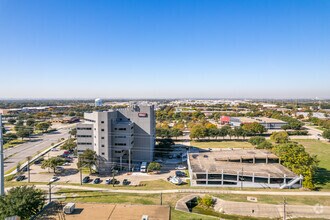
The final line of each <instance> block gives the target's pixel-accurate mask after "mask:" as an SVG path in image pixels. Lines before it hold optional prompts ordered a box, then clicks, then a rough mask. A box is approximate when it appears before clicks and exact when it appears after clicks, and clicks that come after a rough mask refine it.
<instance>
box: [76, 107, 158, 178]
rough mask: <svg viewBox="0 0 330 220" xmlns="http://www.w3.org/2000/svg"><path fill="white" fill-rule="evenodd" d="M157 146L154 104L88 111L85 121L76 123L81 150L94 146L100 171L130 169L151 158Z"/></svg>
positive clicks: (80, 151)
mask: <svg viewBox="0 0 330 220" xmlns="http://www.w3.org/2000/svg"><path fill="white" fill-rule="evenodd" d="M154 146H155V114H154V106H137V105H134V106H131V107H129V108H126V109H118V110H113V111H106V112H92V113H85V114H84V122H83V123H80V124H78V125H77V148H78V154H81V153H83V152H84V151H85V150H86V149H91V150H94V151H95V152H96V154H97V155H98V164H97V170H98V172H100V173H109V172H111V170H112V169H113V168H114V167H119V168H121V169H126V170H131V169H132V168H133V166H134V165H138V164H139V163H141V162H143V161H145V162H150V161H152V160H153V155H154Z"/></svg>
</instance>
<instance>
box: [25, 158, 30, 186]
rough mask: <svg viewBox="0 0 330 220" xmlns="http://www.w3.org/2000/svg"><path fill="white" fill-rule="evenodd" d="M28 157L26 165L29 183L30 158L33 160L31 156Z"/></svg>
mask: <svg viewBox="0 0 330 220" xmlns="http://www.w3.org/2000/svg"><path fill="white" fill-rule="evenodd" d="M26 159H27V165H26V167H27V172H28V183H29V182H30V160H31V157H30V156H28V157H27V158H26Z"/></svg>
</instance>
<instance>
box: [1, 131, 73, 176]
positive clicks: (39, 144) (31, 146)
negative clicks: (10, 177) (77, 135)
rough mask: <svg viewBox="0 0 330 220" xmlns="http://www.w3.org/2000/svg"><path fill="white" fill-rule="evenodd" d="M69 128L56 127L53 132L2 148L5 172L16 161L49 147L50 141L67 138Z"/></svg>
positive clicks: (15, 163)
mask: <svg viewBox="0 0 330 220" xmlns="http://www.w3.org/2000/svg"><path fill="white" fill-rule="evenodd" d="M70 127H72V126H70ZM69 130H70V128H69V127H62V128H58V130H57V131H55V132H52V133H48V134H43V135H36V136H34V137H32V138H31V141H28V142H26V143H24V144H20V145H17V146H16V147H14V148H10V149H6V150H4V158H5V164H4V166H5V167H4V170H5V172H7V171H8V170H11V169H12V168H14V167H16V166H17V163H18V162H23V161H25V160H26V157H28V156H34V155H35V154H37V153H38V152H39V151H42V150H44V149H46V148H47V147H50V146H51V144H52V143H57V142H58V141H59V140H60V139H61V138H65V139H67V138H69V133H68V132H69Z"/></svg>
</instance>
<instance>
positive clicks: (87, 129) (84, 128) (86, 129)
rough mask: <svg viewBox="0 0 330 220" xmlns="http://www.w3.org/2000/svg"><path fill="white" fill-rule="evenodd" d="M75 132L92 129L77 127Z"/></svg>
mask: <svg viewBox="0 0 330 220" xmlns="http://www.w3.org/2000/svg"><path fill="white" fill-rule="evenodd" d="M77 130H89V131H90V130H92V128H79V127H78V128H77Z"/></svg>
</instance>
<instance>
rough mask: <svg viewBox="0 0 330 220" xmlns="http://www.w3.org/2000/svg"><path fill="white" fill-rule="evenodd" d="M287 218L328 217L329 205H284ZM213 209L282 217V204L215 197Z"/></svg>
mask: <svg viewBox="0 0 330 220" xmlns="http://www.w3.org/2000/svg"><path fill="white" fill-rule="evenodd" d="M285 208H286V216H287V217H288V218H325V219H330V206H320V205H318V204H316V205H315V206H308V205H286V207H285ZM214 209H215V210H216V211H218V212H221V213H225V214H234V215H242V216H252V217H266V218H283V215H284V205H273V204H263V203H252V202H231V201H225V200H222V199H218V198H217V199H216V204H215V206H214Z"/></svg>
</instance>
